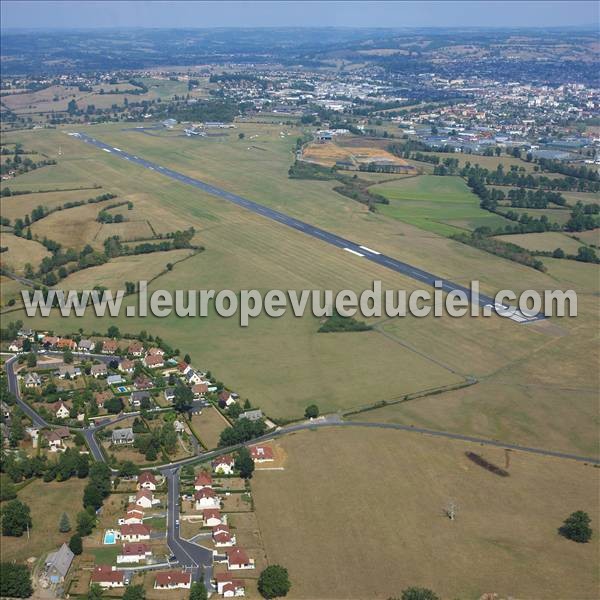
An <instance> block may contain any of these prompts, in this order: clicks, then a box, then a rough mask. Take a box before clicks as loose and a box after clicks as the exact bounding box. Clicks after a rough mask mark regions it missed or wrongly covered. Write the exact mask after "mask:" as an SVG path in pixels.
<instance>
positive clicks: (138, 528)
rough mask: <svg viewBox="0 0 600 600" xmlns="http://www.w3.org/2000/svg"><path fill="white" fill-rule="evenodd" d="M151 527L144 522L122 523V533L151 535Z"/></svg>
mask: <svg viewBox="0 0 600 600" xmlns="http://www.w3.org/2000/svg"><path fill="white" fill-rule="evenodd" d="M150 531H151V530H150V527H148V526H146V525H143V524H142V523H132V524H131V525H121V535H150Z"/></svg>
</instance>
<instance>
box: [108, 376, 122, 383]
mask: <svg viewBox="0 0 600 600" xmlns="http://www.w3.org/2000/svg"><path fill="white" fill-rule="evenodd" d="M106 383H108V385H121V384H122V383H124V381H123V378H122V377H121V376H120V375H109V376H108V377H107V378H106Z"/></svg>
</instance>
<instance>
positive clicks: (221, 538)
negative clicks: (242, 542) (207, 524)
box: [212, 525, 235, 548]
mask: <svg viewBox="0 0 600 600" xmlns="http://www.w3.org/2000/svg"><path fill="white" fill-rule="evenodd" d="M212 539H213V542H214V543H215V546H216V547H217V548H223V547H225V546H235V535H231V531H229V527H227V525H217V526H216V527H213V530H212Z"/></svg>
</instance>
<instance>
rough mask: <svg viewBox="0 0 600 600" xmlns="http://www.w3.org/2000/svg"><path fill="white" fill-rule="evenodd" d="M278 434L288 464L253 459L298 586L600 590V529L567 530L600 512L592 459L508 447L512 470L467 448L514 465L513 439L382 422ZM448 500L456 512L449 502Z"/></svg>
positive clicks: (264, 518) (372, 591) (318, 592)
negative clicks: (436, 433)
mask: <svg viewBox="0 0 600 600" xmlns="http://www.w3.org/2000/svg"><path fill="white" fill-rule="evenodd" d="M281 443H282V446H284V448H285V450H286V452H287V454H288V462H287V464H286V469H285V471H266V472H264V471H263V472H256V473H255V475H254V478H253V480H252V489H253V494H254V499H255V504H256V512H257V516H258V521H259V525H260V528H261V533H262V539H263V542H264V546H265V550H266V553H267V558H268V561H269V563H270V564H273V563H278V564H282V565H285V566H286V567H287V568H288V570H289V572H290V579H291V581H292V584H293V585H292V589H291V591H290V594H289V597H290V598H311V599H312V598H332V599H333V598H340V599H341V598H344V599H347V598H382V599H385V598H390V597H399V595H400V593H401V590H403V589H405V588H407V587H409V586H423V587H428V588H431V589H433V590H435V591H436V592H437V593H438V594H439V595H440V596H441V597H442V598H461V599H465V600H468V599H477V598H480V596H481V595H482V594H483V593H486V592H487V593H492V592H494V593H498V594H499V597H500V598H506V597H514V598H544V599H546V600H552V599H556V600H559V599H560V600H562V599H564V598H577V599H578V600H583V599H588V598H589V599H592V598H596V597H597V590H598V582H599V579H598V562H597V557H598V538H597V537H596V538H595V539H593V541H592V542H591V543H589V544H576V543H574V542H570V541H568V540H565V539H564V538H562V537H560V536H559V535H558V534H557V531H556V530H557V528H558V527H559V526H560V525H561V523H562V521H563V520H564V519H565V518H566V516H568V515H569V514H570V513H571V512H572V511H574V510H578V509H581V510H586V511H587V512H588V513H589V514H590V516H591V518H592V520H593V522H596V523H597V522H598V518H599V517H600V513H599V506H598V495H597V490H598V483H599V482H598V475H599V472H598V470H595V469H593V468H592V467H590V466H584V465H581V464H575V463H572V462H570V461H560V460H557V459H544V458H541V457H535V456H530V455H525V454H521V453H511V455H510V466H509V467H508V470H509V473H510V476H509V477H507V478H501V477H498V476H496V475H493V474H491V473H489V472H488V471H486V470H484V469H482V468H480V467H478V466H476V465H474V464H473V463H471V462H470V461H469V460H468V459H467V458H466V457H465V455H464V453H465V452H466V451H475V452H477V453H479V454H481V455H483V456H484V457H485V458H486V459H488V460H490V461H492V462H493V463H495V464H497V465H499V466H501V467H504V466H505V459H506V458H505V454H504V451H502V450H491V449H487V448H486V449H483V448H481V447H479V446H474V445H472V444H467V443H461V442H456V441H449V440H439V439H435V438H427V437H422V436H420V435H418V434H413V433H404V432H393V431H385V430H381V431H376V430H352V431H349V430H340V429H335V430H333V429H330V430H320V431H317V432H310V431H309V432H303V433H300V434H295V435H292V436H288V437H286V438H285V439H283V440H282V442H281ZM307 490H310V498H311V499H314V500H313V501H310V500H308V498H307V494H306V491H307ZM307 500H308V501H307ZM450 501H453V502H455V503H456V505H457V507H458V509H457V516H456V519H455V520H454V521H450V520H449V519H448V518H447V517H446V516H445V515H444V513H443V510H444V508H445V506H447V504H448V503H449V502H450ZM298 523H302V526H301V527H298V525H297V524H298ZM391 565H395V567H396V568H390V566H391ZM441 565H443V568H441V567H440V566H441Z"/></svg>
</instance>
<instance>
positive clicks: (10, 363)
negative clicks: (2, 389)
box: [4, 356, 51, 428]
mask: <svg viewBox="0 0 600 600" xmlns="http://www.w3.org/2000/svg"><path fill="white" fill-rule="evenodd" d="M17 358H18V357H17V356H13V357H12V358H9V359H8V360H7V361H6V363H5V365H4V366H5V368H6V377H7V379H8V391H9V392H10V393H11V394H13V395H14V397H15V398H16V399H17V404H18V405H19V407H20V408H21V409H22V410H23V412H24V413H25V414H26V415H27V416H28V417H29V418H30V419H31V422H32V423H33V426H34V427H40V428H41V427H51V425H50V423H48V422H47V421H46V420H45V419H43V418H42V417H41V416H40V415H39V414H38V413H37V412H35V410H33V408H31V406H29V404H27V402H25V401H24V400H23V399H22V398H21V390H20V389H19V381H18V379H17V374H16V373H15V369H14V364H15V362H16V361H17Z"/></svg>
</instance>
